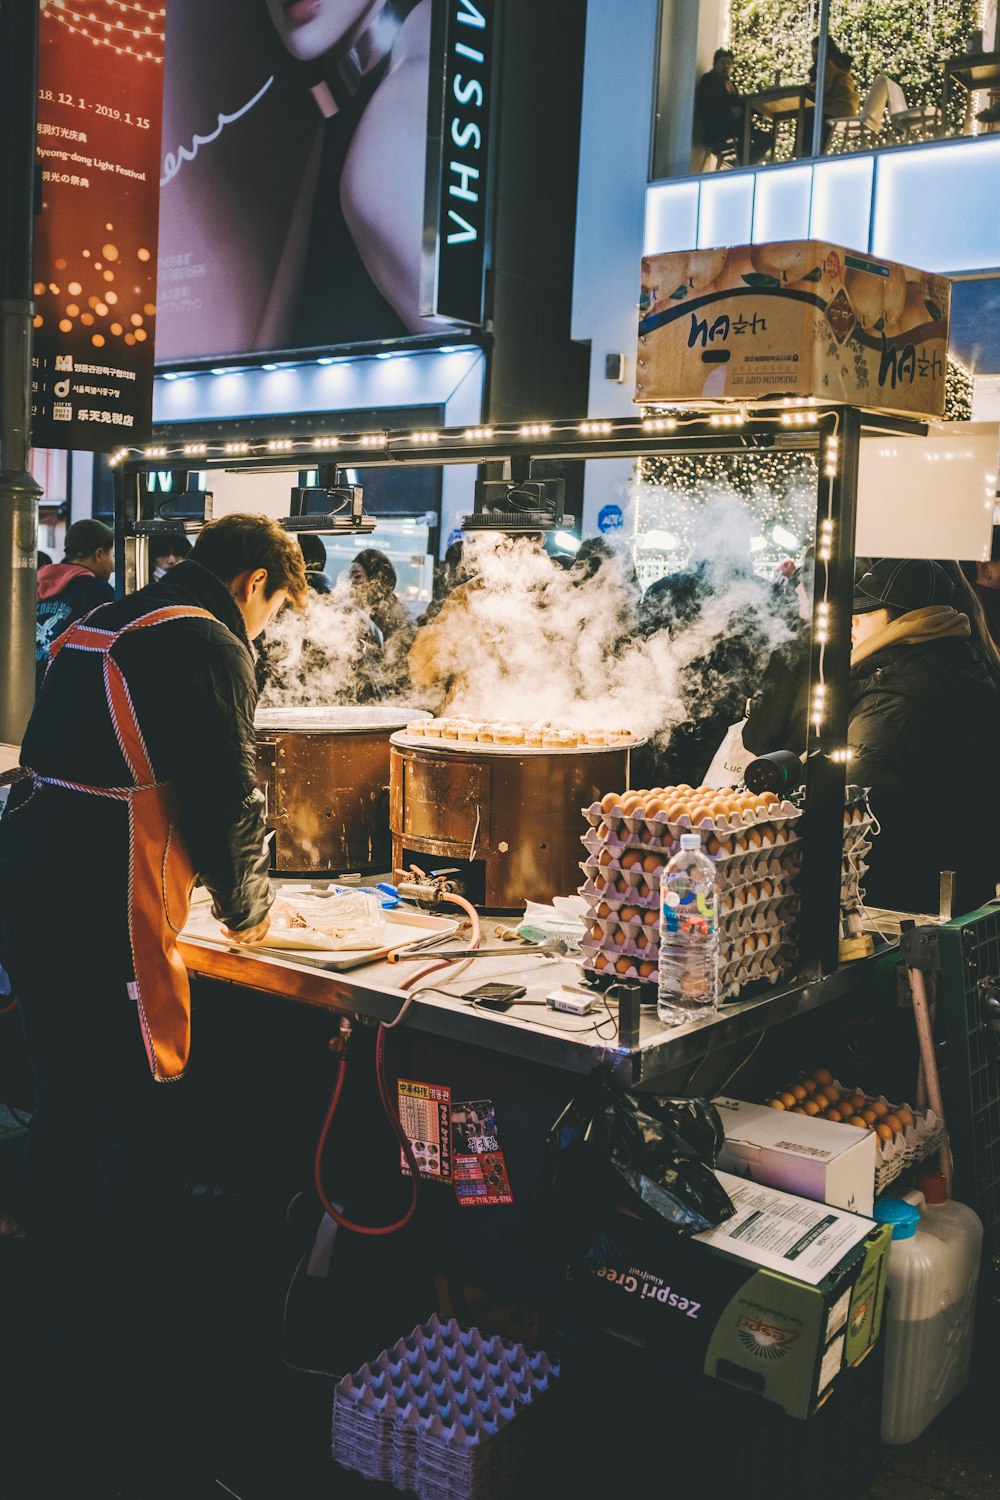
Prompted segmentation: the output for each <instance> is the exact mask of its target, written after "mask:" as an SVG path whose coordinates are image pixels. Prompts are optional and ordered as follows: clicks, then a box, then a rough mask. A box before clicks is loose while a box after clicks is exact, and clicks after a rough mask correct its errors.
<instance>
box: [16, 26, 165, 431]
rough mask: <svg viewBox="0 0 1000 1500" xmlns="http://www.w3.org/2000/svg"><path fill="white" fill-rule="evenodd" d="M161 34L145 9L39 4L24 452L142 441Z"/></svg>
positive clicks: (151, 325)
mask: <svg viewBox="0 0 1000 1500" xmlns="http://www.w3.org/2000/svg"><path fill="white" fill-rule="evenodd" d="M165 25H166V9H165V6H163V5H160V6H157V5H154V4H152V3H151V0H141V3H131V0H87V4H86V5H83V4H82V3H79V4H73V0H41V19H40V35H39V61H38V141H37V155H38V167H39V172H40V176H41V213H40V214H39V215H38V217H37V218H36V220H35V288H34V295H35V320H34V323H35V331H34V350H33V360H32V364H33V369H32V394H31V402H32V404H31V434H32V442H33V444H35V445H36V446H37V447H45V448H79V449H85V450H89V451H91V452H110V451H111V450H112V449H115V448H117V447H119V446H123V445H130V444H132V443H136V442H144V441H146V440H147V439H148V437H149V434H150V429H151V426H152V405H153V341H154V329H155V318H156V239H157V219H158V213H159V153H160V122H161V113H162V99H163V45H164V29H165Z"/></svg>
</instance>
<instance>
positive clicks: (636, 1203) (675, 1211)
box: [548, 1073, 734, 1235]
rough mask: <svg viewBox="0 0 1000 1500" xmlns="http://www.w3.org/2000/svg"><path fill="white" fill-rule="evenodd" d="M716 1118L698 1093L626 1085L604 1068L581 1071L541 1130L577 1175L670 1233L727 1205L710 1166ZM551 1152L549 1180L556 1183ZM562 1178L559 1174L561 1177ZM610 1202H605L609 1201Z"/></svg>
mask: <svg viewBox="0 0 1000 1500" xmlns="http://www.w3.org/2000/svg"><path fill="white" fill-rule="evenodd" d="M722 1140H723V1129H722V1123H721V1121H720V1120H719V1117H718V1114H717V1113H716V1110H715V1108H714V1106H713V1105H712V1104H710V1103H709V1102H708V1100H706V1099H670V1098H666V1097H663V1096H660V1095H655V1094H644V1095H637V1094H631V1093H629V1092H627V1091H626V1090H625V1089H622V1088H621V1087H620V1086H619V1085H618V1084H616V1083H614V1082H613V1081H612V1080H611V1079H610V1078H609V1077H608V1076H607V1075H606V1074H604V1073H598V1074H595V1075H594V1076H593V1077H592V1078H590V1079H588V1081H587V1083H586V1084H585V1086H584V1088H583V1089H582V1090H581V1092H580V1093H579V1094H578V1095H577V1096H576V1098H575V1099H573V1100H572V1101H571V1102H570V1104H568V1105H567V1107H566V1109H565V1110H564V1111H563V1113H562V1114H561V1115H560V1117H559V1119H558V1120H557V1121H556V1122H555V1124H554V1125H553V1127H552V1129H551V1131H550V1132H549V1138H548V1142H549V1146H550V1148H551V1149H552V1151H553V1152H554V1153H555V1154H556V1156H557V1158H560V1159H561V1160H562V1161H563V1162H565V1163H567V1164H572V1167H573V1168H574V1169H576V1170H571V1171H570V1172H569V1174H568V1178H569V1179H577V1180H578V1178H579V1171H578V1169H579V1168H580V1167H581V1166H583V1167H584V1175H585V1176H586V1177H589V1179H590V1181H591V1183H592V1184H594V1185H596V1186H597V1187H598V1189H599V1192H600V1190H601V1189H602V1188H603V1193H602V1194H601V1196H603V1197H604V1200H605V1203H608V1200H609V1199H617V1201H618V1202H620V1203H621V1204H622V1205H623V1206H624V1207H626V1208H630V1209H632V1210H633V1211H634V1212H635V1213H637V1214H639V1215H640V1216H641V1217H643V1218H646V1219H650V1218H652V1219H656V1220H659V1221H661V1222H662V1223H665V1224H667V1225H669V1226H670V1228H671V1229H672V1230H674V1231H675V1232H676V1233H678V1234H683V1235H689V1234H698V1233H699V1232H700V1231H702V1230H704V1229H709V1228H711V1227H712V1226H713V1225H715V1224H721V1223H722V1221H723V1220H724V1219H728V1218H729V1217H730V1216H731V1215H732V1213H733V1211H734V1210H733V1205H732V1203H731V1202H730V1199H729V1196H728V1194H727V1193H726V1192H725V1191H724V1190H723V1188H722V1187H721V1185H720V1183H719V1181H718V1179H717V1178H716V1176H715V1174H714V1172H713V1171H712V1167H713V1166H714V1165H715V1162H716V1159H717V1157H718V1152H719V1149H720V1147H721V1143H722ZM560 1176H561V1174H560V1171H559V1162H558V1160H557V1164H556V1173H555V1183H554V1185H555V1187H556V1189H557V1191H558V1188H559V1185H560ZM563 1185H564V1186H565V1185H567V1177H565V1176H564V1177H563ZM609 1206H610V1205H609Z"/></svg>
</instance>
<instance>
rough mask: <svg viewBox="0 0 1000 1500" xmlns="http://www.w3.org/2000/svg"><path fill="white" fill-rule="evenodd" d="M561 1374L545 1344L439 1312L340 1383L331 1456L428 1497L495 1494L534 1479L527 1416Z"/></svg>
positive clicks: (483, 1499) (480, 1498)
mask: <svg viewBox="0 0 1000 1500" xmlns="http://www.w3.org/2000/svg"><path fill="white" fill-rule="evenodd" d="M558 1376H559V1365H558V1363H553V1362H552V1361H551V1360H550V1359H549V1358H548V1356H547V1355H546V1354H545V1353H544V1351H538V1352H536V1353H532V1352H530V1351H529V1350H527V1349H525V1348H524V1346H523V1345H522V1344H513V1343H508V1342H507V1341H505V1340H503V1339H501V1338H500V1337H499V1336H497V1335H493V1336H489V1337H487V1336H484V1335H483V1334H481V1333H480V1332H479V1330H478V1329H477V1328H461V1327H460V1326H459V1324H458V1323H457V1322H456V1321H455V1319H454V1318H452V1319H450V1320H449V1321H447V1322H444V1321H442V1320H441V1319H439V1318H438V1317H437V1316H436V1315H435V1316H433V1317H432V1318H431V1319H430V1321H429V1322H428V1323H426V1324H423V1325H422V1326H420V1327H418V1328H415V1329H414V1330H413V1332H412V1333H411V1334H410V1336H409V1337H408V1338H405V1339H400V1340H399V1341H398V1343H396V1344H394V1345H393V1347H392V1348H391V1349H387V1350H385V1351H384V1352H383V1353H382V1354H380V1355H379V1356H378V1358H377V1359H376V1360H374V1361H373V1362H372V1363H371V1364H366V1365H363V1366H362V1368H361V1369H360V1370H359V1371H357V1373H356V1374H354V1375H345V1376H344V1378H343V1380H341V1381H340V1382H339V1384H338V1385H337V1388H336V1391H335V1392H334V1398H333V1439H332V1452H333V1458H334V1460H335V1462H336V1463H338V1464H339V1465H340V1466H341V1467H342V1468H345V1469H354V1470H356V1471H357V1472H358V1473H360V1474H363V1475H364V1476H365V1478H367V1479H375V1480H380V1481H382V1482H384V1483H389V1484H392V1485H394V1486H395V1487H396V1489H399V1490H413V1491H415V1493H416V1494H417V1495H419V1496H420V1497H421V1500H491V1497H493V1496H499V1495H503V1494H506V1493H507V1492H509V1491H510V1490H511V1489H513V1488H515V1487H516V1486H519V1485H521V1484H523V1483H524V1482H525V1481H526V1480H527V1478H528V1476H529V1474H530V1472H531V1468H532V1465H533V1463H534V1460H535V1452H534V1449H533V1444H532V1435H533V1431H534V1428H533V1422H534V1421H535V1420H536V1419H534V1418H532V1420H531V1421H526V1420H525V1419H526V1417H527V1416H529V1415H530V1413H531V1412H533V1411H537V1409H538V1400H539V1397H540V1396H541V1395H543V1394H544V1393H545V1392H546V1391H548V1390H550V1389H551V1388H552V1386H553V1384H554V1382H555V1381H556V1380H557V1378H558ZM515 1418H519V1419H520V1420H519V1421H515Z"/></svg>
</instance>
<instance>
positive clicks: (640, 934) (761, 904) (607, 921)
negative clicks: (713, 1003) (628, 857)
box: [580, 896, 799, 958]
mask: <svg viewBox="0 0 1000 1500" xmlns="http://www.w3.org/2000/svg"><path fill="white" fill-rule="evenodd" d="M628 909H629V908H626V910H628ZM798 909H799V906H798V900H797V898H795V897H790V896H772V897H770V898H769V899H766V900H761V901H757V902H755V903H754V904H753V905H752V906H747V907H744V908H743V909H742V910H741V911H733V912H727V913H725V914H723V915H722V916H721V917H720V919H719V945H720V948H721V947H723V946H725V944H726V943H727V942H729V943H732V942H735V941H740V942H742V941H745V940H746V939H747V938H749V937H756V936H759V935H761V934H762V933H770V932H787V931H788V930H789V929H790V928H791V926H792V925H793V924H794V921H795V919H796V917H797V916H798ZM580 942H581V946H582V947H584V948H587V949H592V950H593V949H601V950H603V951H605V952H607V951H610V949H611V948H615V949H617V950H620V951H621V952H624V953H629V954H631V955H632V956H633V957H635V958H645V957H647V956H648V955H650V954H653V955H655V954H657V953H658V952H659V948H660V943H659V922H658V921H657V922H655V923H651V922H645V921H644V920H643V919H642V917H632V918H627V919H624V920H623V919H622V917H621V915H620V914H618V915H617V916H610V917H598V916H596V915H595V916H594V917H593V918H588V921H587V931H586V933H585V935H584V936H583V937H582V938H581V940H580Z"/></svg>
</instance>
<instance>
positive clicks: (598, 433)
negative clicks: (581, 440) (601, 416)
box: [577, 422, 611, 437]
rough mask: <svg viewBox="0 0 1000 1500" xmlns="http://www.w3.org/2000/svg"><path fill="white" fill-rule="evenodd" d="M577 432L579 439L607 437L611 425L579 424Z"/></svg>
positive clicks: (601, 423) (598, 423)
mask: <svg viewBox="0 0 1000 1500" xmlns="http://www.w3.org/2000/svg"><path fill="white" fill-rule="evenodd" d="M577 431H578V432H579V434H580V436H581V437H607V436H608V434H609V433H610V432H611V423H610V422H581V423H580V425H579V427H578V428H577Z"/></svg>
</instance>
